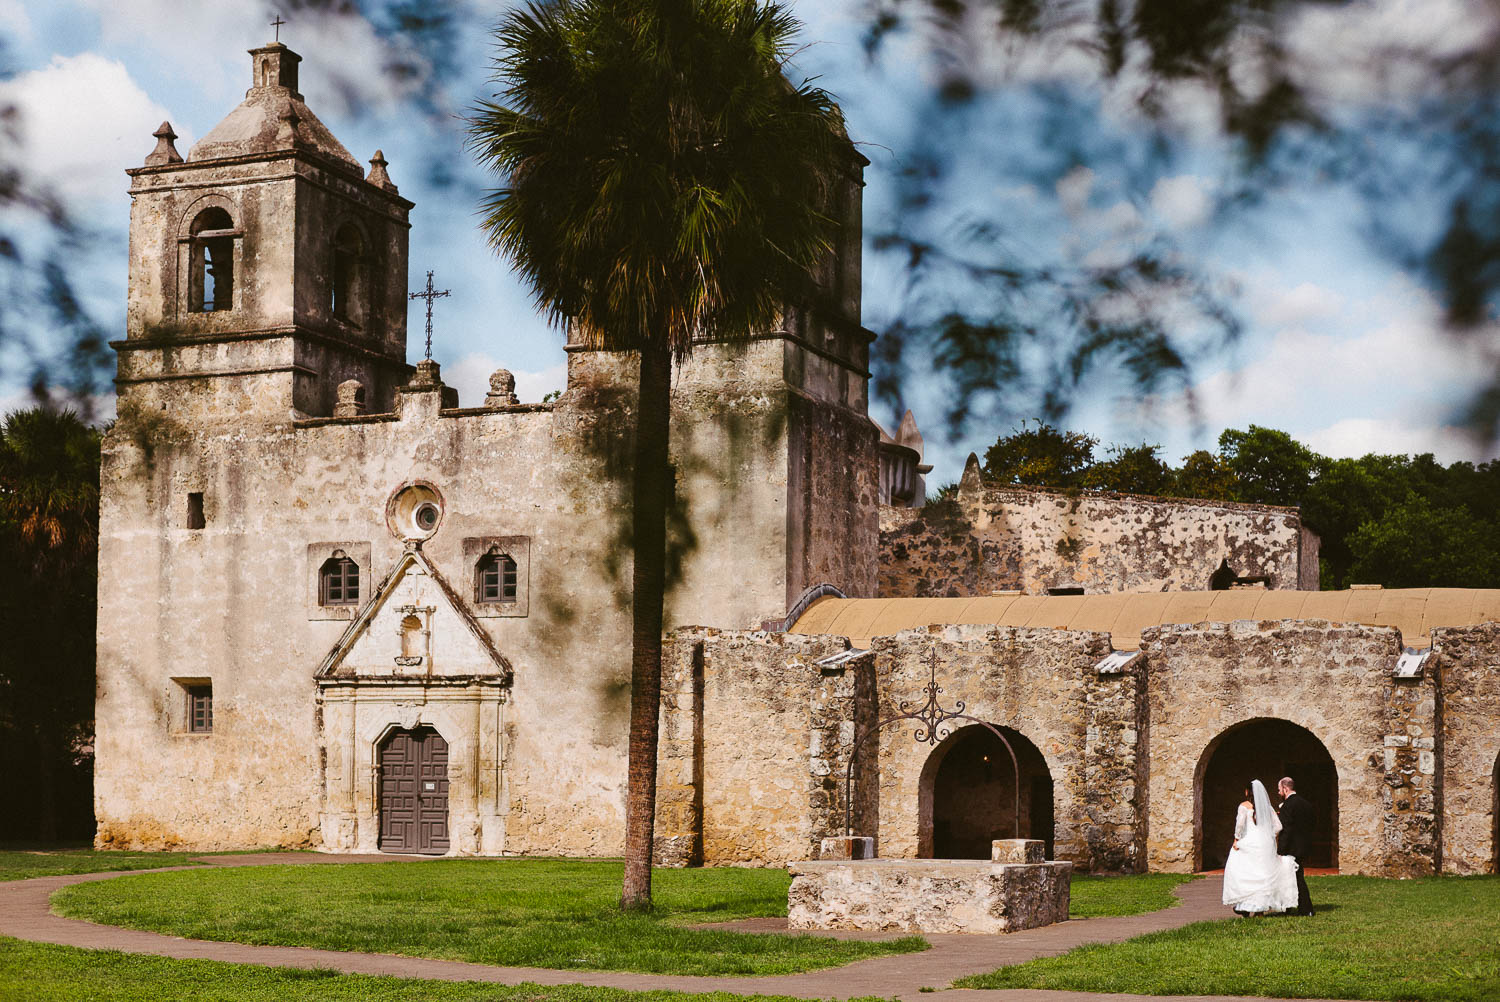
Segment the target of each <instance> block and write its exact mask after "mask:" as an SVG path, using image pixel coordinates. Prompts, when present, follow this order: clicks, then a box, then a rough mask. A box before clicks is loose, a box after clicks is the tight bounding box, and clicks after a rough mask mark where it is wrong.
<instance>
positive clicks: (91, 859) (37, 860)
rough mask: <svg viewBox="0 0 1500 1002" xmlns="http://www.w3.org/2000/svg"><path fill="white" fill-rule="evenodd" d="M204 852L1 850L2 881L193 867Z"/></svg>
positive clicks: (0, 867)
mask: <svg viewBox="0 0 1500 1002" xmlns="http://www.w3.org/2000/svg"><path fill="white" fill-rule="evenodd" d="M202 855H203V853H201V852H192V853H188V852H95V851H94V850H92V849H49V850H38V851H35V852H21V851H0V880H25V879H27V878H28V877H56V876H60V875H62V874H65V873H100V872H103V871H105V870H150V869H154V868H155V867H158V866H191V865H193V857H194V856H202Z"/></svg>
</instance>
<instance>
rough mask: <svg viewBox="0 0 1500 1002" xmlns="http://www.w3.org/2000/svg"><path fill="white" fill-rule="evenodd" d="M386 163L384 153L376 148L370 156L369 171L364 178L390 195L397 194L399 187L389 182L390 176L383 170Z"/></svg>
mask: <svg viewBox="0 0 1500 1002" xmlns="http://www.w3.org/2000/svg"><path fill="white" fill-rule="evenodd" d="M386 163H387V161H386V159H385V154H384V153H382V152H380V151H379V150H376V151H375V155H374V156H373V157H371V158H370V173H369V175H368V176H366V178H365V180H366V181H369V182H370V183H371V184H373V185H374V186H375V187H377V188H380V189H382V190H384V191H388V192H390V193H391V194H392V195H395V194H399V192H400V189H399V188H397V187H396V186H395V185H394V184H392V183H391V176H390V175H389V174H387V173H386V171H385V168H386Z"/></svg>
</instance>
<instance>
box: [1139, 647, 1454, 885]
mask: <svg viewBox="0 0 1500 1002" xmlns="http://www.w3.org/2000/svg"><path fill="white" fill-rule="evenodd" d="M1141 649H1142V651H1143V652H1144V653H1145V657H1146V661H1147V704H1148V720H1147V728H1148V738H1147V740H1148V744H1149V755H1150V778H1149V788H1148V790H1147V798H1148V799H1147V805H1148V808H1147V816H1148V823H1149V828H1148V833H1147V862H1148V863H1149V865H1150V868H1151V869H1152V870H1161V871H1167V872H1179V873H1182V872H1189V871H1190V870H1192V869H1193V867H1194V865H1195V854H1196V851H1197V847H1196V845H1195V839H1196V838H1197V833H1198V830H1199V829H1198V826H1199V825H1201V814H1200V812H1201V803H1200V801H1199V799H1198V792H1199V791H1198V789H1197V787H1198V780H1199V778H1200V777H1201V775H1202V770H1203V768H1204V766H1205V764H1206V762H1207V759H1208V755H1209V753H1210V752H1211V751H1212V748H1213V747H1214V745H1215V742H1216V739H1218V738H1219V737H1221V736H1222V735H1224V734H1225V733H1226V732H1228V731H1229V730H1231V729H1234V728H1236V727H1238V726H1239V725H1243V724H1246V723H1248V722H1251V721H1255V720H1258V719H1263V718H1272V719H1281V720H1286V721H1290V722H1291V723H1293V724H1296V725H1298V726H1301V727H1303V728H1306V729H1307V730H1308V731H1310V732H1312V734H1313V735H1314V736H1315V737H1316V738H1317V739H1318V740H1319V741H1320V742H1322V744H1323V746H1324V748H1325V749H1327V751H1328V753H1329V755H1330V756H1331V757H1332V759H1333V764H1334V767H1335V769H1336V770H1337V774H1338V805H1337V817H1338V828H1339V830H1338V835H1337V838H1338V842H1337V858H1338V863H1339V867H1340V869H1341V870H1342V871H1343V872H1345V873H1358V874H1372V875H1381V876H1417V875H1420V874H1423V873H1430V872H1432V860H1433V856H1432V853H1433V844H1432V838H1433V823H1434V810H1433V773H1432V770H1431V761H1432V760H1431V758H1430V757H1424V756H1423V755H1422V752H1424V751H1429V749H1430V744H1429V742H1430V741H1431V739H1432V738H1433V737H1434V736H1435V725H1436V710H1435V699H1434V695H1435V689H1434V684H1433V681H1432V679H1431V678H1424V679H1414V680H1409V681H1399V680H1393V679H1392V677H1391V674H1392V671H1393V669H1394V668H1395V663H1396V658H1397V655H1398V654H1399V653H1400V651H1401V637H1400V635H1399V633H1397V632H1396V631H1395V630H1392V629H1389V628H1386V627H1366V626H1346V625H1338V624H1331V623H1326V622H1322V621H1317V620H1309V621H1305V622H1289V621H1283V622H1260V623H1254V622H1241V623H1231V624H1207V623H1205V624H1198V625H1196V626H1189V625H1184V626H1162V627H1157V628H1154V629H1150V630H1147V631H1145V632H1144V633H1143V635H1142V647H1141ZM1429 754H1430V751H1429Z"/></svg>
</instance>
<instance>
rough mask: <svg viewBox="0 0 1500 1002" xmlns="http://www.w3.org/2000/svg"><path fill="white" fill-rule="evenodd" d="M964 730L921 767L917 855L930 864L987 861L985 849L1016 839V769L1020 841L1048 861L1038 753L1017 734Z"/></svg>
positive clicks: (1045, 793)
mask: <svg viewBox="0 0 1500 1002" xmlns="http://www.w3.org/2000/svg"><path fill="white" fill-rule="evenodd" d="M995 730H998V731H999V732H1000V733H1001V734H1003V735H1004V736H1005V738H1006V740H1007V741H1009V742H1010V745H1011V748H1012V749H1013V750H1014V751H1015V755H1016V762H1015V763H1014V764H1012V762H1011V757H1010V752H1008V751H1007V750H1006V748H1005V745H1004V743H1003V742H1001V740H1000V739H999V738H997V737H996V736H995V735H994V734H993V733H992V732H991V731H990V730H989V728H987V727H985V726H984V725H983V724H971V725H969V726H967V727H962V728H959V729H958V730H956V731H954V732H953V733H952V734H951V735H949V736H948V737H947V738H946V739H944V740H943V741H942V742H940V743H939V744H938V746H937V747H936V748H934V749H933V751H932V753H931V754H930V755H929V756H928V758H927V762H926V764H924V765H923V767H922V775H921V779H920V785H919V787H918V800H917V804H918V808H917V809H918V812H919V815H918V830H917V855H918V856H921V857H924V858H929V859H933V858H935V859H989V858H990V843H991V842H992V841H993V840H995V839H999V838H1013V837H1015V836H1016V835H1017V834H1018V833H1017V826H1016V823H1015V821H1016V806H1017V805H1016V800H1017V784H1016V780H1017V768H1019V772H1020V776H1019V779H1020V789H1019V793H1020V798H1019V799H1020V812H1021V815H1020V825H1019V836H1020V837H1021V838H1034V839H1041V840H1042V841H1044V842H1045V843H1046V851H1047V858H1048V859H1051V858H1052V850H1053V835H1054V830H1055V829H1054V818H1053V787H1052V773H1051V771H1050V770H1049V769H1048V768H1047V761H1046V759H1045V758H1043V756H1042V753H1041V751H1040V750H1038V748H1037V746H1036V745H1035V744H1033V743H1032V742H1031V741H1030V740H1029V739H1027V738H1026V736H1025V735H1023V734H1022V733H1021V732H1020V731H1017V730H1015V729H1013V728H1010V727H1000V726H998V725H997V726H996V727H995Z"/></svg>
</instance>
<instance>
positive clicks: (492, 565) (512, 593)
mask: <svg viewBox="0 0 1500 1002" xmlns="http://www.w3.org/2000/svg"><path fill="white" fill-rule="evenodd" d="M474 598H475V600H476V601H479V602H514V601H515V600H516V562H515V561H514V560H512V559H511V557H510V554H508V553H497V552H494V551H491V552H489V553H486V554H485V555H484V556H482V557H480V558H479V566H478V568H477V569H476V572H475V582H474Z"/></svg>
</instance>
